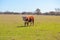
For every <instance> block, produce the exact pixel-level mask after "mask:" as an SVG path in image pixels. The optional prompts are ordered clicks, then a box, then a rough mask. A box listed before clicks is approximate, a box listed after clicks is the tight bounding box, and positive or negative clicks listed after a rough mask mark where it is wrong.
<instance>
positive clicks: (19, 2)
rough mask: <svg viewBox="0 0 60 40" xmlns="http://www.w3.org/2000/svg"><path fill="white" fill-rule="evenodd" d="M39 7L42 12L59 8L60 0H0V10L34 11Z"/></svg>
mask: <svg viewBox="0 0 60 40" xmlns="http://www.w3.org/2000/svg"><path fill="white" fill-rule="evenodd" d="M37 8H39V9H40V10H41V12H42V13H44V12H49V11H55V8H60V0H0V11H1V12H5V11H10V12H35V10H36V9H37Z"/></svg>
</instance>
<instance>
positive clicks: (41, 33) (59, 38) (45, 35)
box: [0, 15, 60, 40]
mask: <svg viewBox="0 0 60 40" xmlns="http://www.w3.org/2000/svg"><path fill="white" fill-rule="evenodd" d="M34 16H35V25H34V26H28V27H21V26H23V25H24V24H23V20H22V15H0V40H60V16H43V15H42V16H41V15H34Z"/></svg>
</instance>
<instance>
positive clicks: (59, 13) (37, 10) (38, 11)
mask: <svg viewBox="0 0 60 40" xmlns="http://www.w3.org/2000/svg"><path fill="white" fill-rule="evenodd" d="M0 14H22V15H25V14H27V15H30V14H31V15H60V9H55V11H50V12H45V13H42V12H41V10H40V9H39V8H37V9H36V10H35V12H22V13H18V12H9V11H6V12H0Z"/></svg>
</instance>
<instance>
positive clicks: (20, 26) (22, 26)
mask: <svg viewBox="0 0 60 40" xmlns="http://www.w3.org/2000/svg"><path fill="white" fill-rule="evenodd" d="M20 27H28V26H17V28H20Z"/></svg>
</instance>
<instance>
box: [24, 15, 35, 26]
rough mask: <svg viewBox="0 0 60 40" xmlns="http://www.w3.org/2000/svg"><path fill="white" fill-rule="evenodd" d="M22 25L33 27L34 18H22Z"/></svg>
mask: <svg viewBox="0 0 60 40" xmlns="http://www.w3.org/2000/svg"><path fill="white" fill-rule="evenodd" d="M23 20H24V25H25V26H28V25H34V16H23Z"/></svg>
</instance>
